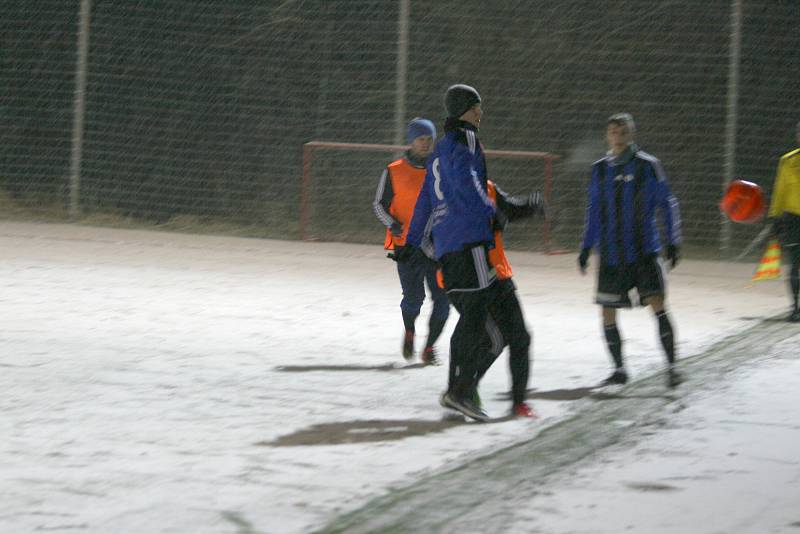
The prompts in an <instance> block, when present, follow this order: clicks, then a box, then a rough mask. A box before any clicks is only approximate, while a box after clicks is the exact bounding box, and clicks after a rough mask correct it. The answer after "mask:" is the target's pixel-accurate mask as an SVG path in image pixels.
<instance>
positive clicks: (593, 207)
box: [581, 163, 603, 248]
mask: <svg viewBox="0 0 800 534" xmlns="http://www.w3.org/2000/svg"><path fill="white" fill-rule="evenodd" d="M602 165H603V164H602V163H598V164H597V165H595V166H593V167H592V174H591V176H590V177H589V194H588V198H587V201H586V219H585V222H584V227H583V244H582V245H581V248H594V247H595V246H597V243H598V241H599V240H600V194H601V192H600V167H601V166H602Z"/></svg>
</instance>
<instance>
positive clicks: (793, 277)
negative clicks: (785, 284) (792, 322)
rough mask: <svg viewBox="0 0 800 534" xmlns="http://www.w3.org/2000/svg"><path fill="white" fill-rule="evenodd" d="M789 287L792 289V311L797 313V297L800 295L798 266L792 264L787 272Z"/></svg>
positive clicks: (799, 266) (799, 271)
mask: <svg viewBox="0 0 800 534" xmlns="http://www.w3.org/2000/svg"><path fill="white" fill-rule="evenodd" d="M789 287H791V288H792V302H793V303H794V308H793V309H794V310H795V311H797V309H798V308H797V306H798V304H797V296H798V293H800V265H798V264H796V263H795V264H792V268H791V270H790V271H789Z"/></svg>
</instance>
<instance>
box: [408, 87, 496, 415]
mask: <svg viewBox="0 0 800 534" xmlns="http://www.w3.org/2000/svg"><path fill="white" fill-rule="evenodd" d="M445 108H446V109H447V120H446V121H445V125H444V131H445V135H444V137H442V138H441V139H440V140H439V141H438V142H437V143H436V147H435V148H434V151H433V154H431V156H430V158H428V164H427V167H428V171H427V174H426V176H425V182H424V184H423V186H422V191H420V194H419V197H418V198H417V204H416V206H415V208H414V216H413V217H412V219H411V227H410V229H409V232H408V235H407V237H406V243H407V247H406V249H407V250H405V251H403V252H401V256H403V255H408V254H421V252H420V251H419V247H421V246H422V243H423V237H424V236H426V235H430V237H431V238H432V240H433V247H434V251H433V256H434V257H435V258H436V260H437V261H438V262H439V263H440V264H441V267H442V276H443V278H444V285H445V290H446V291H447V296H448V298H449V299H450V301H451V302H452V304H453V306H454V307H455V308H456V310H457V311H458V312H459V315H460V317H459V320H458V323H457V324H456V326H455V329H454V331H453V335H452V337H451V338H450V371H451V372H450V376H451V377H452V378H451V382H450V384H449V387H448V390H447V392H445V394H444V395H442V397H441V399H440V402H441V404H442V405H443V406H445V407H448V408H453V409H455V410H458V411H459V412H461V413H463V414H465V415H467V416H468V417H471V418H473V419H476V420H486V419H488V416H487V415H486V413H485V412H484V411H483V410H482V409H481V407H480V405H479V404H478V403H477V402H476V393H477V381H478V378H477V372H478V363H479V361H480V360H481V359H482V358H483V356H484V354H485V353H486V351H487V349H488V347H487V346H486V336H485V326H486V320H487V317H488V313H489V312H488V306H489V303H490V302H492V299H494V298H495V296H496V283H495V279H496V274H495V271H494V268H493V267H492V266H491V265H490V264H489V261H488V256H487V252H488V250H489V248H490V247H492V246H493V236H492V227H491V221H492V219H493V217H494V215H495V205H494V202H492V201H491V200H490V199H489V196H488V193H487V184H486V159H485V157H484V154H483V148H482V147H481V144H480V142H479V141H478V128H479V127H480V124H481V117H482V116H483V110H482V109H481V97H480V95H479V94H478V91H476V90H475V89H474V88H473V87H470V86H468V85H461V84H459V85H453V86H451V87H450V88H448V89H447V93H446V94H445ZM426 230H427V231H426Z"/></svg>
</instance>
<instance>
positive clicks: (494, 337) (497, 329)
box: [478, 180, 544, 417]
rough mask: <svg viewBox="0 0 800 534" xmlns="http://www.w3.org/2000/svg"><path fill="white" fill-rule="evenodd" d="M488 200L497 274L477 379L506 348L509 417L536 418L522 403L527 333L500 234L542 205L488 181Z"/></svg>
mask: <svg viewBox="0 0 800 534" xmlns="http://www.w3.org/2000/svg"><path fill="white" fill-rule="evenodd" d="M488 192H489V198H491V199H492V200H493V201H494V202H495V206H496V212H495V222H494V224H493V226H492V230H493V232H494V245H495V246H494V248H493V249H491V250H490V251H489V263H490V264H491V265H492V266H493V267H494V268H495V270H496V271H497V288H498V295H497V298H496V299H495V300H494V301H493V302H491V303H490V304H489V318H488V320H487V324H486V330H487V334H488V336H489V339H490V340H491V344H490V348H489V351H488V353H487V354H486V356H485V357H484V359H483V361H481V362H480V363H479V365H478V380H480V379H481V378H482V377H483V375H484V374H486V371H488V370H489V368H490V367H491V366H492V364H493V363H494V361H495V360H496V359H497V357H498V356H500V354H501V353H502V352H503V349H504V348H505V347H506V346H508V363H509V368H510V371H511V414H512V415H515V416H517V417H536V413H535V412H534V411H533V410H532V409H531V407H530V406H528V404H527V403H526V402H525V394H526V392H527V389H528V377H529V374H530V346H531V334H530V333H529V332H528V328H527V326H526V324H525V317H524V315H523V313H522V306H521V305H520V302H519V298H517V286H516V285H515V284H514V281H513V280H512V279H511V277H512V276H513V274H514V273H513V271H512V269H511V263H509V261H508V258H507V257H506V254H505V247H504V245H503V232H504V231H505V229H506V225H507V224H508V223H509V222H511V221H515V220H517V219H521V218H523V217H531V216H533V215H535V214H537V213H543V212H544V202H543V199H542V194H541V192H539V191H534V192H533V193H531V194H529V195H527V196H524V197H514V196H510V195H508V194H507V193H506V192H505V191H503V190H502V189H500V187H498V186H497V184H495V183H493V182H492V181H491V180H489V181H488Z"/></svg>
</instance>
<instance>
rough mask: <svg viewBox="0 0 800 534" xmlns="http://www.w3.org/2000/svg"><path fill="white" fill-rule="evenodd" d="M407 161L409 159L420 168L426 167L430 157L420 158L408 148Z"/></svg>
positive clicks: (414, 165)
mask: <svg viewBox="0 0 800 534" xmlns="http://www.w3.org/2000/svg"><path fill="white" fill-rule="evenodd" d="M405 157H406V161H408V162H409V163H410V164H411V165H412V166H413V167H417V168H418V169H424V168H425V164H426V163H427V162H428V157H427V156H426V157H424V158H419V157H416V156H412V155H411V150H406V156H405Z"/></svg>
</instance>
